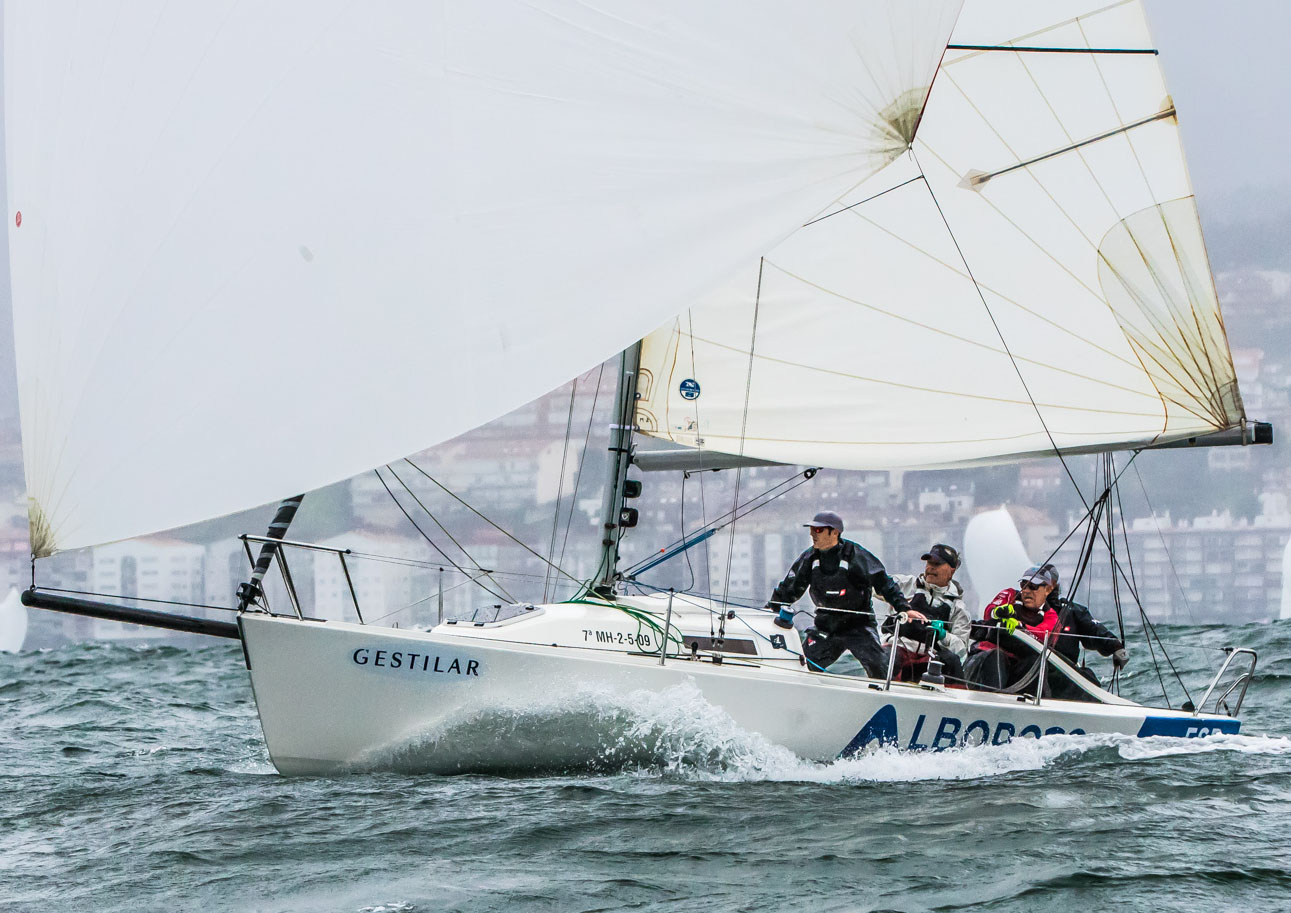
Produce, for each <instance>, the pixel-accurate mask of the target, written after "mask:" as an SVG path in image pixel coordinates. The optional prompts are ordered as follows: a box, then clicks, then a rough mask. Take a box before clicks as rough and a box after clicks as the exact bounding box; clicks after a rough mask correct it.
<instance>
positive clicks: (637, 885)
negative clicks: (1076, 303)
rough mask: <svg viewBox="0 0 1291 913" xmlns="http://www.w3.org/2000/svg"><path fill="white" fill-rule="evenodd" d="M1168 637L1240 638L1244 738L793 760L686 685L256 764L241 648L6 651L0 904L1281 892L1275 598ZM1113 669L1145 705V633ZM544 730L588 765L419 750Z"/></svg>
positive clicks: (535, 902) (943, 903)
mask: <svg viewBox="0 0 1291 913" xmlns="http://www.w3.org/2000/svg"><path fill="white" fill-rule="evenodd" d="M1161 637H1162V638H1163V639H1165V640H1168V641H1170V644H1169V645H1168V647H1169V649H1170V651H1171V655H1172V658H1173V659H1174V661H1175V663H1176V665H1177V666H1178V668H1179V672H1180V674H1181V675H1182V677H1183V679H1184V682H1185V683H1186V684H1187V685H1188V686H1189V687H1190V688H1191V689H1193V691H1194V698H1195V697H1196V696H1197V692H1199V690H1200V689H1202V688H1204V684H1205V681H1206V680H1207V672H1208V671H1212V672H1213V670H1214V669H1215V668H1217V666H1218V664H1219V662H1220V661H1222V656H1223V654H1222V653H1221V652H1219V649H1218V648H1219V647H1220V646H1221V645H1223V644H1225V643H1241V644H1244V645H1248V646H1252V647H1254V648H1255V649H1257V650H1258V651H1259V652H1260V656H1261V659H1260V665H1259V668H1258V670H1257V671H1258V677H1257V679H1256V681H1255V682H1254V684H1252V686H1251V689H1250V693H1249V695H1248V697H1247V702H1246V706H1245V708H1244V712H1243V717H1244V726H1243V733H1242V734H1241V735H1238V736H1217V737H1212V738H1208V739H1202V740H1191V741H1189V740H1179V739H1167V738H1151V739H1143V740H1138V739H1132V738H1123V737H1110V736H1059V737H1051V738H1046V739H1042V740H1038V741H1037V740H1031V739H1026V740H1021V741H1015V742H1013V743H1011V744H1008V745H1004V746H1000V747H971V748H965V749H959V750H950V751H945V752H939V753H920V754H902V753H897V752H893V751H877V752H873V753H869V754H866V755H863V756H861V757H858V758H854V759H850V760H841V761H837V762H834V763H832V764H813V763H808V762H804V761H801V760H798V759H797V758H795V757H793V756H792V755H790V754H789V753H788V752H786V751H784V750H783V749H781V748H779V747H778V746H775V745H772V744H769V743H767V742H765V741H764V740H762V739H760V738H758V737H756V736H753V735H751V734H749V733H746V732H742V731H740V730H739V729H738V728H737V727H736V726H734V725H733V724H732V723H731V721H730V720H729V719H728V718H727V717H726V716H725V715H724V714H723V713H722V712H721V711H719V710H717V709H716V708H713V707H711V706H709V705H707V704H705V703H704V702H703V700H702V699H701V698H700V697H699V696H698V694H697V693H696V692H694V691H693V690H688V689H686V688H678V689H674V690H673V691H671V692H669V693H668V694H666V695H663V696H659V697H656V698H654V699H650V700H640V701H636V700H634V701H628V702H619V703H613V702H605V703H603V704H601V705H596V704H595V703H593V704H592V705H588V704H587V703H586V702H579V703H578V704H577V705H574V704H568V705H562V704H561V702H560V700H559V699H558V698H559V696H556V699H554V700H553V702H552V704H551V707H550V708H549V709H548V710H547V711H544V712H542V713H536V714H527V715H525V716H524V717H508V716H507V715H505V714H500V715H498V717H497V718H488V719H479V720H475V721H473V723H472V724H471V725H463V726H458V727H454V728H453V729H452V730H451V731H446V732H441V733H437V734H435V735H434V736H433V737H432V738H428V739H427V740H426V741H424V742H413V743H411V744H409V745H407V746H405V747H404V748H402V749H401V750H400V752H398V753H397V754H396V755H392V756H391V757H389V758H387V759H384V760H382V759H377V762H376V765H375V769H373V770H370V771H368V772H365V773H353V774H349V775H346V776H337V777H325V778H285V777H281V776H279V775H278V774H276V773H275V772H274V770H273V767H272V766H271V765H270V763H269V760H268V757H267V755H266V753H265V749H264V744H263V742H262V740H261V736H260V728H259V723H258V721H257V719H256V714H255V705H254V702H253V700H252V697H251V692H250V687H249V685H248V682H247V677H246V672H245V669H244V668H243V665H242V655H241V651H240V650H239V648H238V646H237V645H236V644H231V643H227V642H218V643H213V644H211V645H206V646H198V647H194V648H191V649H185V648H178V647H169V646H129V645H119V644H118V645H104V644H87V645H80V646H72V647H65V648H60V649H55V650H47V651H38V652H27V653H22V654H18V655H13V656H0V760H2V761H3V768H2V776H0V910H4V911H82V910H84V911H132V913H135V911H167V913H171V911H184V910H201V911H225V910H230V911H232V910H237V911H337V913H378V911H380V913H396V911H400V913H409V911H441V910H450V911H485V910H515V911H526V910H551V911H593V910H596V911H609V910H632V911H654V910H660V911H663V910H667V911H678V910H703V911H708V913H711V911H723V910H748V911H755V910H756V911H774V910H785V911H789V910H793V911H813V913H815V911H833V910H837V911H880V910H901V911H952V910H991V911H1042V910H1043V911H1047V910H1080V911H1089V910H1103V909H1106V910H1118V911H1121V910H1124V911H1139V910H1142V911H1163V913H1166V911H1198V913H1200V911H1205V913H1212V911H1219V910H1243V911H1260V913H1265V911H1282V910H1288V909H1291V801H1289V800H1291V739H1289V738H1288V737H1289V736H1291V720H1288V718H1287V717H1288V714H1287V710H1288V708H1289V707H1291V622H1283V623H1275V624H1272V625H1260V626H1248V627H1223V628H1220V627H1200V626H1198V627H1171V628H1162V629H1161ZM1164 675H1165V676H1166V679H1167V682H1168V683H1172V678H1171V677H1170V674H1169V671H1168V669H1167V670H1165V672H1164ZM1171 688H1172V691H1171V694H1172V698H1173V699H1174V700H1175V701H1176V703H1177V700H1178V696H1179V694H1180V692H1179V691H1178V686H1176V685H1173V684H1171ZM1122 690H1123V693H1125V694H1126V695H1127V696H1132V697H1135V698H1137V699H1150V700H1155V701H1157V702H1158V703H1159V702H1160V682H1159V680H1158V677H1157V673H1156V671H1155V670H1154V669H1153V667H1152V664H1151V662H1150V659H1149V656H1148V654H1147V651H1146V650H1145V649H1142V648H1139V649H1137V650H1135V651H1134V653H1133V664H1132V666H1131V667H1130V674H1129V675H1128V676H1127V677H1126V680H1125V681H1124V682H1123V688H1122ZM552 739H556V740H582V741H584V742H588V741H590V742H592V743H594V744H595V745H596V748H597V750H596V751H595V752H593V753H592V754H593V757H594V759H595V760H594V762H593V763H591V764H589V765H587V766H585V767H584V768H582V769H580V770H575V771H560V770H541V771H537V772H533V771H526V770H524V769H522V766H521V767H518V768H517V769H514V770H509V771H507V772H505V774H504V775H489V776H482V775H478V774H474V775H459V776H443V775H437V774H432V773H427V772H426V771H427V769H428V767H429V766H431V765H430V763H429V761H428V758H430V757H432V756H433V757H435V758H442V757H443V753H444V752H454V753H455V754H454V757H456V758H458V759H459V760H460V761H461V762H462V763H463V764H465V765H469V764H470V763H471V762H472V760H473V759H480V758H489V757H493V756H495V755H497V754H498V753H499V752H502V751H504V750H506V749H507V748H508V747H509V748H510V749H511V750H513V751H514V752H515V755H516V756H517V757H520V758H523V757H524V751H523V750H515V747H516V746H521V747H523V746H525V745H528V744H540V743H541V742H542V741H543V740H552Z"/></svg>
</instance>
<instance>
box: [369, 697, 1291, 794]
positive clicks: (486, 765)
mask: <svg viewBox="0 0 1291 913" xmlns="http://www.w3.org/2000/svg"><path fill="white" fill-rule="evenodd" d="M1222 751H1233V752H1243V753H1260V754H1264V753H1273V754H1281V753H1291V739H1286V738H1269V737H1264V736H1242V735H1216V736H1213V737H1210V738H1206V739H1178V738H1165V737H1152V738H1142V739H1141V738H1135V737H1132V736H1123V735H1075V736H1050V737H1048V738H1044V739H1029V738H1028V739H1017V740H1014V741H1013V742H1010V743H1007V744H1004V745H999V746H990V745H973V746H965V747H962V748H954V749H950V750H947V751H940V752H907V751H898V750H896V749H894V748H876V749H872V750H869V751H866V752H865V753H863V754H861V755H859V756H857V757H853V758H846V759H839V760H836V761H832V762H829V763H817V762H812V761H805V760H803V759H801V758H799V757H798V756H796V755H794V754H793V753H792V752H790V751H789V750H788V749H786V748H783V747H781V746H779V745H776V744H774V743H772V742H770V741H768V740H767V739H765V738H763V737H762V736H759V735H757V734H754V733H750V732H748V731H747V730H745V729H742V728H741V727H740V726H739V725H737V724H736V723H735V721H734V720H732V719H731V717H730V716H729V715H728V714H727V713H726V712H725V711H724V710H721V709H720V708H718V707H715V706H713V705H712V704H710V703H709V702H708V701H706V700H705V699H704V698H703V696H702V694H701V693H700V692H699V690H698V688H696V687H695V686H694V685H692V684H681V685H677V686H675V687H673V688H670V689H668V690H667V691H664V692H662V693H660V692H647V691H641V692H634V693H630V694H627V695H621V696H617V697H616V696H610V695H603V694H588V693H572V694H567V695H563V696H557V697H553V698H551V699H550V700H548V701H546V702H545V703H543V704H540V705H538V706H536V707H535V706H534V705H532V704H530V705H528V706H527V707H525V708H524V709H523V710H519V709H508V708H506V707H492V708H489V709H487V710H481V711H479V712H478V713H476V714H474V715H471V716H469V717H467V718H464V719H459V720H456V721H454V722H452V723H450V724H446V725H443V726H441V727H437V728H433V729H429V730H424V731H420V732H417V733H415V734H412V735H411V736H409V737H408V738H406V739H404V740H403V741H401V742H400V743H398V744H397V745H393V746H387V747H385V748H383V749H380V750H378V751H375V752H373V753H372V754H371V755H370V756H368V757H366V758H364V759H363V760H362V761H361V762H360V763H359V764H357V765H355V766H356V767H358V768H360V769H383V770H391V769H393V770H397V771H401V772H408V773H438V774H456V773H484V774H495V775H503V776H535V775H549V774H572V773H594V774H614V773H628V774H633V775H638V776H647V777H667V778H679V779H684V780H695V781H712V782H740V781H747V782H759V781H768V782H812V783H839V784H846V783H867V782H868V783H877V782H902V781H918V780H974V779H981V778H988V777H995V776H1001V775H1004V774H1012V773H1016V772H1019V771H1028V770H1043V769H1045V768H1047V767H1050V766H1052V765H1054V764H1057V763H1069V762H1070V763H1081V761H1082V760H1095V761H1099V762H1102V761H1108V760H1111V761H1117V762H1121V763H1124V762H1134V761H1144V760H1149V759H1154V758H1160V757H1165V756H1169V755H1191V754H1201V753H1210V752H1222Z"/></svg>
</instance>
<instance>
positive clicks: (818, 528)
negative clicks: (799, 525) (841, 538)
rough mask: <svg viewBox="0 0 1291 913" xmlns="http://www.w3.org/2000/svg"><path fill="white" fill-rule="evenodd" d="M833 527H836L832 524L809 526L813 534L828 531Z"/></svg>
mask: <svg viewBox="0 0 1291 913" xmlns="http://www.w3.org/2000/svg"><path fill="white" fill-rule="evenodd" d="M833 528H834V527H832V526H809V527H808V529H810V530H811V531H812V533H813V534H814V533H823V532H827V531H828V530H831V529H833Z"/></svg>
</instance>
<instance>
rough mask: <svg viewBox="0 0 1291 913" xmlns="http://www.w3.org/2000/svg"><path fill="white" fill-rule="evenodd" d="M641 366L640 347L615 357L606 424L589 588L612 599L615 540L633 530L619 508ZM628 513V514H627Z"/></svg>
mask: <svg viewBox="0 0 1291 913" xmlns="http://www.w3.org/2000/svg"><path fill="white" fill-rule="evenodd" d="M640 365H641V343H640V341H638V342H635V343H633V344H632V345H631V346H629V347H628V348H626V349H624V350H623V352H622V353H621V354H620V355H619V385H618V393H617V395H616V396H615V398H614V420H613V422H612V423H611V424H610V447H609V450H610V461H609V478H608V480H607V484H606V486H605V507H604V511H603V513H602V517H603V522H602V526H601V528H602V530H604V533H605V534H604V536H602V537H601V560H600V563H599V565H598V571H597V578H596V582H595V583H593V584H592V588H593V589H594V590H595V591H596V592H597V593H599V594H601V595H602V596H613V595H614V593H615V588H616V584H617V580H618V563H619V540H620V539H621V538H622V537H623V530H624V529H627V528H630V527H633V526H636V511H635V510H631V509H630V508H628V509H625V508H624V507H623V501H624V498H625V490H626V488H627V480H628V467H629V466H631V465H632V432H633V430H635V428H634V426H635V424H636V408H637V372H638V369H639V368H640ZM629 511H631V513H629Z"/></svg>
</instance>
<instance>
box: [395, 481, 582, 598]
mask: <svg viewBox="0 0 1291 913" xmlns="http://www.w3.org/2000/svg"><path fill="white" fill-rule="evenodd" d="M404 462H405V463H407V464H408V465H409V466H411V467H412V468H413V469H415V470H417V471H418V472H419V473H421V474H422V475H423V476H425V477H426V478H427V479H429V480H430V481H431V482H432V483H433V484H434V485H435V486H436V487H438V488H439V490H440V491H442V492H444V494H446V495H448V496H449V497H450V498H452V499H453V500H454V501H456V502H457V503H458V504H461V505H462V506H463V507H465V508H466V509H467V510H469V511H470V512H471V513H473V514H475V516H477V517H479V518H480V519H481V520H483V521H484V522H485V523H487V524H488V525H489V526H491V527H493V528H494V529H496V530H497V531H498V532H500V533H501V534H502V535H504V536H506V537H507V538H508V539H510V540H511V541H512V542H514V543H515V544H516V545H518V546H520V547H521V548H523V549H524V550H525V551H526V552H528V553H529V554H531V555H533V556H534V557H535V558H537V559H538V560H539V561H542V562H544V563H546V564H551V562H550V561H548V560H547V559H546V558H544V557H543V556H542V555H541V554H539V553H538V552H536V551H534V550H533V549H532V548H531V547H530V546H528V545H527V544H525V543H524V542H522V541H521V540H520V539H517V538H516V537H515V536H514V535H512V534H511V533H510V532H509V531H508V530H506V529H504V528H503V527H501V526H499V525H498V524H496V523H494V522H493V521H492V520H490V519H489V518H488V517H486V516H484V514H482V513H480V512H479V511H478V510H476V509H475V508H474V507H472V506H471V505H470V504H467V503H466V501H464V500H462V498H461V497H459V496H458V495H456V494H454V493H453V492H451V491H449V490H448V489H447V488H445V487H444V486H443V484H442V483H440V482H439V480H438V479H436V478H435V477H434V476H432V475H431V474H430V473H428V472H427V471H426V470H424V469H422V468H421V467H420V466H418V465H417V464H416V463H414V462H413V461H412V460H410V459H407V458H406V457H405V458H404ZM552 567H554V568H555V569H556V571H557V572H558V573H560V574H564V575H565V576H566V577H568V578H569V579H570V580H572V581H574V582H575V583H577V584H578V585H579V586H582V584H583V581H581V580H579V579H578V578H577V577H575V576H574V575H573V574H570V573H569V572H567V571H566V570H565V569H564V568H562V567H559V566H557V565H554V564H552Z"/></svg>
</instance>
